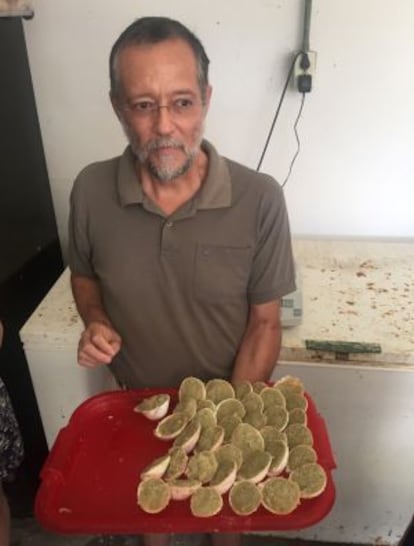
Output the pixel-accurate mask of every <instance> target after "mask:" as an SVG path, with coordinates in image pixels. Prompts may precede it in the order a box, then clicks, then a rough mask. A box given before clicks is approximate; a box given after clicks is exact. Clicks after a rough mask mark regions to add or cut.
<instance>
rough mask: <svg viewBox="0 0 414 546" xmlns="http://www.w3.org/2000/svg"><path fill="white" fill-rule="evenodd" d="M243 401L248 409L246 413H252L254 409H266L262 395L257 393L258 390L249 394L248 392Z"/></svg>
mask: <svg viewBox="0 0 414 546" xmlns="http://www.w3.org/2000/svg"><path fill="white" fill-rule="evenodd" d="M241 402H242V404H243V406H244V408H245V410H246V413H250V412H252V411H263V409H264V402H263V398H262V397H261V396H260V394H257V392H250V393H249V394H246V396H244V398H243V399H242V401H241Z"/></svg>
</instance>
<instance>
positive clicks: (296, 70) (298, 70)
mask: <svg viewBox="0 0 414 546" xmlns="http://www.w3.org/2000/svg"><path fill="white" fill-rule="evenodd" d="M304 53H305V54H306V55H307V56H308V59H309V68H302V66H301V63H302V55H298V58H297V59H296V61H295V66H294V67H293V78H294V83H295V87H297V79H298V77H299V76H302V75H303V74H308V75H309V76H314V75H315V70H316V51H305V52H304Z"/></svg>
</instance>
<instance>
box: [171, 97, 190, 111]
mask: <svg viewBox="0 0 414 546" xmlns="http://www.w3.org/2000/svg"><path fill="white" fill-rule="evenodd" d="M193 105H194V102H193V101H192V100H191V99H177V100H175V101H174V106H175V108H177V109H179V110H187V109H189V108H191V107H192V106H193Z"/></svg>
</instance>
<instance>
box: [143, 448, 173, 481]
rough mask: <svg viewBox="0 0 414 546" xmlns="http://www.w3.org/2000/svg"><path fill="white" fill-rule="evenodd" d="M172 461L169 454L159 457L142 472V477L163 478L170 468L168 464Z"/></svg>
mask: <svg viewBox="0 0 414 546" xmlns="http://www.w3.org/2000/svg"><path fill="white" fill-rule="evenodd" d="M170 461H171V457H170V455H168V454H167V455H162V456H161V457H157V458H156V459H154V460H153V461H152V462H151V463H150V464H149V465H147V466H146V467H145V468H144V470H143V471H142V472H141V479H143V480H145V479H147V478H162V477H163V475H164V474H165V472H166V470H167V468H168V465H169V464H170Z"/></svg>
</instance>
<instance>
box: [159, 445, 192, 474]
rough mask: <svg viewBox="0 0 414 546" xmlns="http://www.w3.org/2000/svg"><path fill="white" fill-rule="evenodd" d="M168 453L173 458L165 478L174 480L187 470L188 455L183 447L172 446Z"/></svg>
mask: <svg viewBox="0 0 414 546" xmlns="http://www.w3.org/2000/svg"><path fill="white" fill-rule="evenodd" d="M168 453H169V455H170V457H171V460H170V464H169V465H168V467H167V470H166V471H165V474H164V476H163V477H164V479H165V480H174V479H176V478H179V477H180V476H181V475H182V474H183V473H184V472H185V470H186V468H187V463H188V456H187V453H186V452H185V450H184V448H183V447H172V448H170V450H169V452H168Z"/></svg>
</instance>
